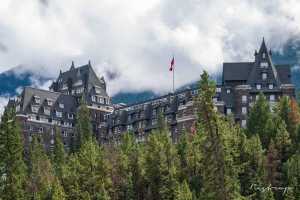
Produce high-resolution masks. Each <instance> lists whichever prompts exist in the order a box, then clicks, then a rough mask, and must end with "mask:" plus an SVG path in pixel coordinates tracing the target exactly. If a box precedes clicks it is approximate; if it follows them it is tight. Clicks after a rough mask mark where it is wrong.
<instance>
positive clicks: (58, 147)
mask: <svg viewBox="0 0 300 200" xmlns="http://www.w3.org/2000/svg"><path fill="white" fill-rule="evenodd" d="M65 160H66V155H65V149H64V144H63V142H62V137H61V132H60V130H59V129H58V128H57V127H56V128H55V140H54V151H53V166H54V169H55V174H56V176H58V177H59V178H62V175H63V170H64V167H65Z"/></svg>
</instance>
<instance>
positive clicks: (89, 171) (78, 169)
mask: <svg viewBox="0 0 300 200" xmlns="http://www.w3.org/2000/svg"><path fill="white" fill-rule="evenodd" d="M63 183H64V188H65V191H66V193H67V195H68V199H88V198H90V199H99V198H103V197H104V196H107V192H109V190H110V189H111V180H110V178H109V176H108V164H107V162H106V160H104V156H103V150H102V148H101V147H99V145H98V144H97V142H96V141H95V140H94V139H92V138H90V139H89V140H87V141H85V143H83V144H82V147H81V149H80V151H79V152H78V155H72V156H71V157H70V160H69V163H68V166H67V169H66V175H65V177H64V179H63ZM105 198H106V197H105Z"/></svg>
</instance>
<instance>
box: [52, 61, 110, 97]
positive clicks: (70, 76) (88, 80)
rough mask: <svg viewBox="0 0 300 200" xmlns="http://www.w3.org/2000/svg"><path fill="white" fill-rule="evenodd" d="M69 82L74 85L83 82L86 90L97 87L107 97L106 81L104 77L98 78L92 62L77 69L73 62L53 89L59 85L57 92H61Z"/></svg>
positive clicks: (60, 76) (61, 73)
mask: <svg viewBox="0 0 300 200" xmlns="http://www.w3.org/2000/svg"><path fill="white" fill-rule="evenodd" d="M69 81H71V83H72V84H74V83H76V82H79V81H82V84H83V86H84V87H85V88H87V89H91V88H93V87H97V88H98V89H100V90H101V94H102V95H104V96H107V93H106V83H105V80H104V78H103V77H101V78H100V79H99V78H98V76H97V75H96V73H95V71H94V70H93V68H92V66H91V63H90V62H89V63H88V64H87V65H82V66H80V67H77V68H75V66H74V62H72V65H71V67H70V69H69V70H68V71H65V72H60V74H59V76H58V78H57V80H56V82H55V83H53V85H52V86H51V87H54V85H55V84H57V91H60V90H61V89H62V88H63V85H64V84H67V85H68V84H69Z"/></svg>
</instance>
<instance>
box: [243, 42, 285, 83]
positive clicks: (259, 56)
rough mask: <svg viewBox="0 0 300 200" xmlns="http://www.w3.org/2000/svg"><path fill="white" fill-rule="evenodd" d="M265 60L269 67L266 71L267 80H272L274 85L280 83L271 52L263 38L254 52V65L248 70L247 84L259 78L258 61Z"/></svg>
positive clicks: (260, 70)
mask: <svg viewBox="0 0 300 200" xmlns="http://www.w3.org/2000/svg"><path fill="white" fill-rule="evenodd" d="M262 62H267V63H268V65H269V67H268V68H267V70H265V71H266V72H268V74H269V75H268V81H269V82H274V83H275V84H276V85H280V81H279V78H278V75H277V71H276V69H275V66H274V65H273V62H272V58H271V53H270V52H269V51H268V49H267V46H266V43H265V40H264V38H263V41H262V43H261V46H260V49H259V51H258V53H256V52H255V62H254V67H252V70H251V72H250V75H249V77H248V80H247V83H248V84H249V85H253V84H255V83H256V82H257V80H260V79H261V72H262V69H261V66H260V63H262Z"/></svg>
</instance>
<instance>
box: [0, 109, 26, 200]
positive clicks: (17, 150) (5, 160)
mask: <svg viewBox="0 0 300 200" xmlns="http://www.w3.org/2000/svg"><path fill="white" fill-rule="evenodd" d="M21 137H22V136H21V131H20V127H19V124H18V122H17V120H16V114H15V108H14V107H11V108H6V109H5V112H4V114H3V116H2V120H1V125H0V152H1V154H0V179H1V182H0V184H1V185H0V199H3V200H6V199H7V200H10V199H11V200H19V199H24V197H25V190H24V189H25V181H26V166H25V163H24V160H23V144H22V138H21Z"/></svg>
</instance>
